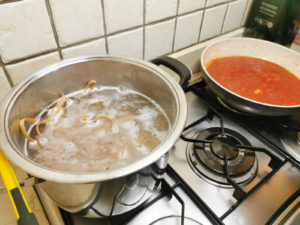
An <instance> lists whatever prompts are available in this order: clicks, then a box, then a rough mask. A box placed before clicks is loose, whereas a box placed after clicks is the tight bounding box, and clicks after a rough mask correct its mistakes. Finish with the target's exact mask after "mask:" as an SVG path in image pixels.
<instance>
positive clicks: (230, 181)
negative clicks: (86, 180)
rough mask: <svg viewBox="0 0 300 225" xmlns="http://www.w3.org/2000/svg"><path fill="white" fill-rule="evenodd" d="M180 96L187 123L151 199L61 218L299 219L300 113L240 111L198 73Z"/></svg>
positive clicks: (116, 222) (116, 221)
mask: <svg viewBox="0 0 300 225" xmlns="http://www.w3.org/2000/svg"><path fill="white" fill-rule="evenodd" d="M186 99H187V102H188V121H187V126H186V128H185V129H184V131H183V133H182V135H181V137H180V139H179V140H178V141H177V142H176V144H175V145H174V147H173V148H172V149H171V150H170V151H169V164H168V166H167V168H166V172H165V175H164V177H163V179H162V181H161V184H160V186H159V190H158V191H157V192H155V193H153V195H152V197H151V199H149V200H148V201H147V202H146V203H145V204H144V205H143V206H142V207H140V208H138V209H135V210H133V211H132V212H129V213H126V214H123V215H120V216H115V217H112V218H109V219H89V218H83V217H81V216H80V215H73V214H69V213H66V212H64V211H62V210H61V213H62V216H63V218H64V222H65V224H75V225H79V224H111V225H121V224H122V225H124V224H128V225H140V224H151V225H152V224H153V225H157V224H168V225H169V224H170V225H173V224H174V225H175V224H176V225H179V224H181V225H183V224H185V225H189V224H191V225H193V224H230V225H231V224H251V225H252V224H299V220H300V213H299V205H300V163H299V155H300V151H299V146H300V142H299V136H298V135H299V129H300V125H299V123H300V120H298V119H297V118H299V116H298V115H293V116H292V117H282V118H270V117H269V118H268V117H259V116H253V115H244V114H242V113H239V112H237V111H235V110H233V109H229V108H228V107H227V106H226V105H224V103H222V102H221V101H220V100H218V99H217V98H216V97H215V95H214V94H212V93H211V92H210V91H209V89H207V87H206V85H205V83H204V81H200V82H198V83H195V84H194V85H191V86H189V87H188V88H187V89H186ZM295 118H296V119H295ZM291 218H292V219H291ZM282 221H283V222H282Z"/></svg>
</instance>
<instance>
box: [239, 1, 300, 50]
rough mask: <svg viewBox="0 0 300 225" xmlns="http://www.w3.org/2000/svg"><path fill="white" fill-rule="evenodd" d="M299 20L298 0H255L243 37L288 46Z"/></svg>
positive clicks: (299, 2) (299, 8)
mask: <svg viewBox="0 0 300 225" xmlns="http://www.w3.org/2000/svg"><path fill="white" fill-rule="evenodd" d="M299 20H300V0H255V1H254V3H253V5H252V9H251V11H250V14H249V17H248V20H247V23H246V28H245V31H244V34H243V36H246V37H254V38H260V39H264V40H268V41H272V42H277V43H279V44H282V45H285V46H290V45H291V43H292V42H293V40H294V38H295V36H296V34H297V31H298V29H299Z"/></svg>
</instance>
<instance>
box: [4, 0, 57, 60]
mask: <svg viewBox="0 0 300 225" xmlns="http://www.w3.org/2000/svg"><path fill="white" fill-rule="evenodd" d="M56 47H57V46H56V43H55V39H54V35H53V32H52V28H51V25H50V20H49V17H48V14H47V10H46V6H45V2H44V1H41V0H27V1H20V2H14V3H7V4H1V5H0V54H1V56H2V60H3V61H4V62H5V63H7V62H10V61H12V60H15V59H19V58H23V57H27V56H31V55H34V54H37V53H39V52H43V51H46V50H50V49H54V48H56Z"/></svg>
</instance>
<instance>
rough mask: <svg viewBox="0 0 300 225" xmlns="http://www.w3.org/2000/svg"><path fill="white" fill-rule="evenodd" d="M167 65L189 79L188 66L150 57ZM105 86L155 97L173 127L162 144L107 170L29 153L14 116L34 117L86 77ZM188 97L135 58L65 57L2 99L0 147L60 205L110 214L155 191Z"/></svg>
mask: <svg viewBox="0 0 300 225" xmlns="http://www.w3.org/2000/svg"><path fill="white" fill-rule="evenodd" d="M153 62H154V63H156V64H163V65H166V66H168V67H171V68H172V69H173V70H175V71H176V72H177V73H178V74H179V75H180V77H181V80H180V84H181V85H182V86H185V85H187V82H188V80H189V78H190V76H191V74H190V70H189V69H187V68H186V67H185V66H184V65H183V64H181V63H179V62H178V61H176V60H174V59H172V58H168V57H163V58H159V59H156V60H154V61H153ZM92 78H93V79H95V80H96V81H97V84H101V85H107V86H125V87H128V88H131V89H133V90H136V91H138V92H141V93H143V94H145V95H147V96H149V97H150V98H152V99H154V100H155V101H156V102H157V103H158V104H159V105H160V106H161V107H162V109H163V110H164V111H165V112H166V114H167V116H168V118H169V120H170V124H171V128H170V131H169V133H168V135H167V136H166V138H164V140H163V141H162V142H161V144H160V145H159V146H158V147H157V148H156V149H154V150H153V151H152V152H151V153H150V154H148V155H146V156H145V157H144V158H142V159H139V160H137V161H136V162H134V163H132V164H129V165H127V166H123V167H120V168H114V169H111V170H108V171H98V172H86V173H75V172H74V173H73V172H62V171H57V170H54V169H49V168H46V167H44V166H42V165H39V164H38V163H36V162H34V161H32V160H31V159H29V158H28V157H27V156H26V154H25V153H24V150H23V145H24V137H23V135H22V134H21V133H20V129H19V127H18V120H19V119H20V118H25V117H30V118H32V117H35V115H37V114H38V113H39V112H40V111H41V110H42V109H43V108H44V107H46V106H47V105H49V104H50V103H51V102H53V101H54V100H56V99H57V98H59V97H60V96H61V95H62V94H63V95H67V94H68V93H71V92H74V91H76V90H79V89H82V87H83V85H84V84H85V83H86V81H87V80H89V79H92ZM186 118H187V103H186V99H185V96H184V92H183V90H182V88H181V87H180V85H178V83H177V82H176V81H175V80H174V79H173V78H171V77H170V75H169V74H168V73H166V72H165V71H164V70H162V69H160V68H159V67H158V66H156V65H154V64H152V63H150V62H146V61H142V60H137V59H131V58H125V57H113V56H97V57H96V56H95V57H83V58H75V59H70V60H65V61H62V62H59V63H56V64H53V65H51V66H48V67H47V68H45V69H43V70H40V71H38V72H36V73H35V74H33V75H31V76H29V77H27V78H25V79H24V80H22V81H21V82H20V83H18V84H17V85H16V86H15V87H14V88H13V89H12V90H11V91H10V92H9V93H8V94H7V96H6V97H5V98H4V99H3V101H2V103H1V112H0V147H1V148H2V149H3V152H4V154H5V155H6V156H7V157H8V159H9V160H10V161H12V162H13V163H14V164H16V165H18V166H19V167H21V168H22V169H24V170H25V171H27V172H28V173H29V174H31V175H33V176H36V177H38V178H41V179H43V180H45V182H43V183H41V184H39V185H40V186H41V187H42V188H43V190H45V192H46V193H47V194H48V196H49V197H50V198H51V199H52V200H53V201H54V202H55V203H56V204H57V205H59V206H60V207H62V208H63V209H65V210H67V211H69V212H73V213H80V214H83V215H86V216H90V217H101V216H111V215H117V214H121V213H124V212H127V211H129V210H131V209H133V208H136V207H137V206H139V205H141V204H142V203H143V202H144V201H145V200H146V199H147V198H148V197H149V196H150V195H151V191H153V190H154V189H155V188H156V186H157V183H158V182H159V179H160V178H161V177H162V174H163V172H164V168H165V167H166V165H167V152H168V151H169V149H170V148H171V147H172V146H173V144H174V143H175V142H176V140H177V138H178V137H179V135H180V133H181V132H182V130H183V128H184V125H185V122H186Z"/></svg>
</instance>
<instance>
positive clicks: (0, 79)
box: [0, 67, 10, 101]
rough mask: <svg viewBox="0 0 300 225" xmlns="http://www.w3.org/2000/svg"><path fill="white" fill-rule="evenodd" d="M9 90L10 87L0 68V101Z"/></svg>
mask: <svg viewBox="0 0 300 225" xmlns="http://www.w3.org/2000/svg"><path fill="white" fill-rule="evenodd" d="M9 90H10V85H9V83H8V81H7V79H6V76H5V74H4V71H3V69H2V68H1V67H0V101H1V99H2V98H3V97H4V95H5V94H6V93H7V92H8V91H9Z"/></svg>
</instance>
